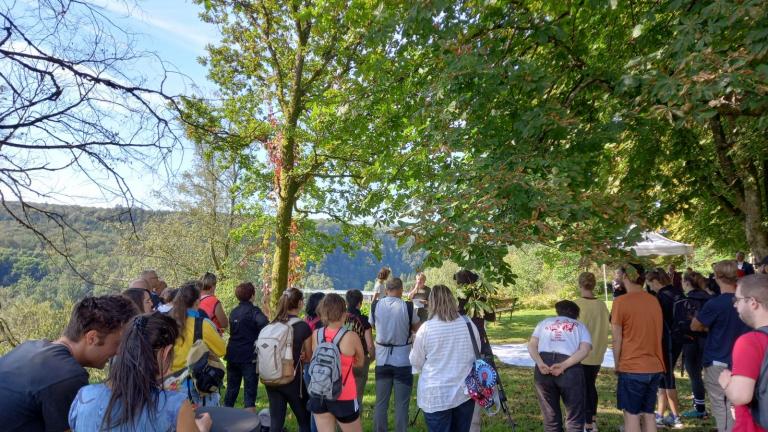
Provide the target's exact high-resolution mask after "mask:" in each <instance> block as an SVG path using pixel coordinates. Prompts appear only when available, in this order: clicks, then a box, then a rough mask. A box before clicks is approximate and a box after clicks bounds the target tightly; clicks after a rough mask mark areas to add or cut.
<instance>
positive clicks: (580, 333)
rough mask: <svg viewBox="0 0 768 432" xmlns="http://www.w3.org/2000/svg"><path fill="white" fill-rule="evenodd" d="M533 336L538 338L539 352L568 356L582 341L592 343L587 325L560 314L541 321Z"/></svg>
mask: <svg viewBox="0 0 768 432" xmlns="http://www.w3.org/2000/svg"><path fill="white" fill-rule="evenodd" d="M533 336H534V337H537V338H539V352H552V353H559V354H565V355H567V356H570V355H573V353H575V352H576V351H577V350H578V349H579V344H581V343H582V342H586V343H588V344H590V345H592V338H591V337H590V335H589V330H587V326H585V325H584V324H582V323H581V322H580V321H576V320H575V319H570V318H566V317H562V316H559V317H554V318H547V319H545V320H544V321H541V322H540V323H539V324H538V325H537V326H536V329H535V330H534V331H533Z"/></svg>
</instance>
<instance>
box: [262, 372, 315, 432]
mask: <svg viewBox="0 0 768 432" xmlns="http://www.w3.org/2000/svg"><path fill="white" fill-rule="evenodd" d="M266 388H267V398H268V399H269V420H270V425H269V430H274V431H281V430H283V426H284V425H285V413H286V411H287V409H288V405H290V406H291V411H293V414H294V415H295V416H296V421H297V422H298V423H299V432H310V429H309V419H310V413H309V411H308V410H307V389H305V388H304V383H303V380H302V379H301V377H300V376H299V375H296V378H295V379H294V380H293V381H291V382H290V383H288V384H283V385H280V386H274V387H270V386H266Z"/></svg>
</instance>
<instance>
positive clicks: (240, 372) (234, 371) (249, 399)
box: [224, 362, 259, 408]
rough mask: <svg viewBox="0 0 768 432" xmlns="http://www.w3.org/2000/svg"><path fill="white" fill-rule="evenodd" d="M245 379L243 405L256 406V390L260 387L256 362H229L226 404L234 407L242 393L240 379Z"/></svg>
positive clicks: (247, 406) (245, 406)
mask: <svg viewBox="0 0 768 432" xmlns="http://www.w3.org/2000/svg"><path fill="white" fill-rule="evenodd" d="M241 380H242V381H243V407H244V408H253V407H255V406H256V391H257V389H258V388H259V374H257V373H256V364H255V363H253V362H247V363H233V362H229V363H227V392H226V393H225V394H224V406H225V407H233V406H235V401H237V395H238V394H239V393H240V381H241Z"/></svg>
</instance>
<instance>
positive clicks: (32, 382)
mask: <svg viewBox="0 0 768 432" xmlns="http://www.w3.org/2000/svg"><path fill="white" fill-rule="evenodd" d="M87 384H88V372H86V370H85V369H84V368H83V367H82V366H80V365H79V364H78V363H77V361H76V360H75V358H74V357H72V354H71V353H70V352H69V349H68V348H67V347H66V346H64V345H60V344H54V343H52V342H50V341H44V340H35V341H28V342H24V343H23V344H21V345H19V346H17V347H16V348H14V349H13V351H11V352H9V353H8V354H6V355H5V356H3V357H0V425H2V427H1V428H2V430H4V431H9V432H10V431H46V432H47V431H64V430H67V429H69V422H68V420H67V415H68V414H69V406H70V405H72V401H73V400H74V399H75V396H76V395H77V391H78V390H80V388H81V387H83V386H85V385H87Z"/></svg>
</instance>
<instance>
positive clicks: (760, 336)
mask: <svg viewBox="0 0 768 432" xmlns="http://www.w3.org/2000/svg"><path fill="white" fill-rule="evenodd" d="M766 348H768V335H766V334H765V333H761V332H756V331H752V332H749V333H745V334H743V335H741V336H739V338H738V339H736V343H735V344H734V345H733V368H732V373H733V375H739V376H743V377H747V378H752V379H753V380H755V385H757V378H758V377H759V376H760V366H761V365H762V364H763V356H764V355H765V350H766ZM734 410H735V415H736V423H735V424H734V425H733V432H767V431H766V430H765V429H763V428H761V427H760V426H759V425H758V424H757V423H755V421H754V419H753V418H752V413H751V412H750V410H749V405H736V406H735V407H734Z"/></svg>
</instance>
